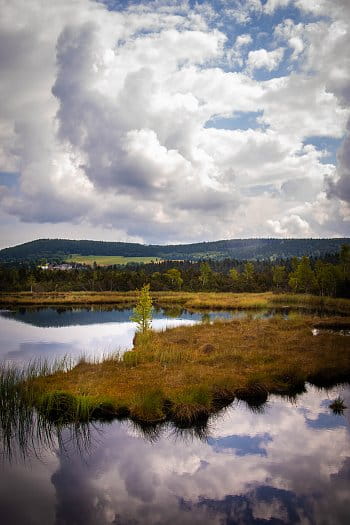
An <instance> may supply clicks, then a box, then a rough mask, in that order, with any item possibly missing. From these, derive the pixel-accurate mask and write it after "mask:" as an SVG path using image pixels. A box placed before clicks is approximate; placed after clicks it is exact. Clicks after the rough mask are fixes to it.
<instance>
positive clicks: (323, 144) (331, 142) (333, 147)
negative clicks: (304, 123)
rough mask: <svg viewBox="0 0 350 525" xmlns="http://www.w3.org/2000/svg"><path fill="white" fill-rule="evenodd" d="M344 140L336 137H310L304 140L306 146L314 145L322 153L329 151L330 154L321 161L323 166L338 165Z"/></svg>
mask: <svg viewBox="0 0 350 525" xmlns="http://www.w3.org/2000/svg"><path fill="white" fill-rule="evenodd" d="M342 140H343V139H337V138H334V137H308V138H307V139H305V140H304V145H307V144H312V145H313V146H315V148H316V149H318V150H320V151H327V152H328V154H327V156H325V157H322V158H321V159H320V162H322V163H323V164H336V163H337V151H338V149H339V146H340V144H341V143H342Z"/></svg>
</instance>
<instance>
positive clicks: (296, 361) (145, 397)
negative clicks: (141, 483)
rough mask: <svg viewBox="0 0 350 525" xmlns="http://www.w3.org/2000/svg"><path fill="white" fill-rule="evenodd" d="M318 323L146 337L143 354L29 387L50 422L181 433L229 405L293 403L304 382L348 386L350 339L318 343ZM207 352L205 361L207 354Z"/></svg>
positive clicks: (181, 330) (239, 323)
mask: <svg viewBox="0 0 350 525" xmlns="http://www.w3.org/2000/svg"><path fill="white" fill-rule="evenodd" d="M330 320H331V321H332V322H333V323H337V322H341V321H342V322H347V320H346V319H344V318H339V319H337V318H335V317H333V318H330V319H322V323H326V324H327V323H328V322H330ZM318 321H319V320H317V318H315V317H306V316H304V317H302V318H301V317H298V318H295V319H293V320H289V321H288V322H287V321H285V320H283V319H279V318H276V319H267V320H254V319H244V320H234V321H229V322H227V321H217V322H214V323H212V324H197V325H194V326H180V327H177V328H171V329H166V330H165V331H163V332H152V334H151V338H150V340H149V341H148V342H147V345H143V344H141V343H140V341H139V343H137V341H136V346H135V347H134V349H133V350H131V351H128V352H125V353H124V355H122V354H121V353H116V354H114V355H111V356H109V357H108V356H105V358H104V359H103V360H102V361H98V360H88V359H87V358H84V359H81V360H80V361H79V363H78V364H77V365H76V366H72V367H69V366H68V368H67V365H65V366H66V370H64V371H63V370H62V369H60V368H59V367H58V369H57V370H56V371H52V373H50V369H47V368H45V366H44V368H43V370H44V371H45V374H44V375H42V376H40V375H38V374H37V372H35V373H33V374H32V375H30V377H29V379H28V380H27V381H26V382H25V385H26V388H28V389H29V391H30V392H33V394H34V395H33V403H34V405H35V406H36V407H37V408H38V410H39V411H41V413H42V414H44V415H45V414H46V415H47V417H48V418H49V419H50V418H51V419H55V418H54V417H53V416H54V415H55V417H56V419H57V420H58V421H64V418H66V419H67V421H71V422H77V421H87V420H91V419H95V418H96V419H98V418H102V419H103V418H104V417H105V418H106V419H108V418H113V417H120V418H123V417H130V418H132V419H134V420H135V421H137V422H148V424H154V423H155V422H160V421H164V420H170V421H173V422H175V423H176V425H178V426H181V427H183V428H186V427H188V426H191V425H195V424H198V423H199V422H201V421H202V422H205V421H206V420H207V419H208V417H209V415H210V414H212V413H214V412H216V411H218V410H220V409H222V408H223V407H225V406H227V405H228V404H229V403H231V402H232V401H233V399H234V398H235V397H236V398H237V399H240V400H243V401H244V402H246V403H247V404H248V405H249V406H251V407H252V408H255V409H258V408H259V407H261V406H262V405H263V404H264V403H265V402H266V399H267V397H268V395H269V394H270V393H276V394H279V395H284V396H288V397H290V398H294V397H295V396H297V395H298V394H300V393H303V392H304V391H305V383H306V382H311V383H313V384H315V385H317V386H323V385H324V386H331V385H334V384H335V383H337V382H340V381H343V382H344V381H349V379H350V347H349V343H350V339H349V338H347V337H341V336H338V335H336V334H332V333H328V332H325V333H322V334H320V335H318V336H317V337H314V336H313V335H312V328H313V326H314V324H315V322H318ZM208 345H209V346H210V348H211V351H210V353H206V352H204V351H203V348H205V347H207V346H208ZM45 396H51V397H49V398H47V397H45ZM65 396H66V397H65ZM70 396H73V397H70ZM73 398H74V401H73ZM58 401H60V402H61V403H62V407H61V409H60V410H62V414H61V415H60V414H59V410H58V408H57V403H58ZM64 403H68V404H67V410H66V413H65V411H64ZM69 403H70V404H69Z"/></svg>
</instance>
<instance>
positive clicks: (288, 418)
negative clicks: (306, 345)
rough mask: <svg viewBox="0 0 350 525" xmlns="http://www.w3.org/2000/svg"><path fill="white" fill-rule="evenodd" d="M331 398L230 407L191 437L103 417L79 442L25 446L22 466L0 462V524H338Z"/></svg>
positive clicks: (345, 485)
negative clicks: (255, 408)
mask: <svg viewBox="0 0 350 525" xmlns="http://www.w3.org/2000/svg"><path fill="white" fill-rule="evenodd" d="M339 394H340V395H341V396H342V397H343V398H344V399H345V402H346V405H347V406H350V390H349V389H344V388H340V387H339V388H336V389H333V390H332V391H329V392H328V393H325V392H324V391H320V390H317V389H316V388H315V387H311V386H310V387H309V388H308V392H307V393H306V394H303V395H302V396H301V397H299V398H298V399H297V401H296V402H295V403H292V402H289V401H286V400H282V399H281V398H277V397H272V398H270V400H269V402H268V404H267V406H266V407H265V408H264V411H263V412H262V413H256V412H252V411H250V410H249V408H248V407H247V406H246V405H245V404H244V403H242V402H241V403H238V402H234V403H233V405H232V406H231V407H230V408H229V409H227V410H226V411H225V412H224V413H222V414H221V415H219V416H218V417H216V418H214V419H212V420H211V421H209V425H208V428H207V429H205V430H203V429H202V430H201V433H200V436H199V437H198V436H196V435H195V432H190V431H187V432H184V433H182V434H179V433H178V432H176V431H175V430H174V429H173V428H171V427H169V426H164V427H163V428H160V430H159V431H154V432H151V433H150V434H149V435H147V434H146V435H145V434H144V433H143V432H142V430H141V429H139V428H137V427H135V426H134V425H133V424H132V423H130V422H118V421H115V422H113V423H111V424H103V425H102V424H100V425H97V426H95V427H91V428H90V434H89V436H88V439H86V440H85V441H84V440H83V439H81V436H80V440H79V439H78V440H77V437H76V436H75V434H74V431H72V430H69V429H67V428H66V429H64V430H63V431H62V435H61V437H60V440H58V439H57V437H56V436H55V435H53V436H52V443H51V445H46V447H45V446H44V445H41V444H40V440H38V439H36V440H34V441H33V443H32V445H31V449H30V450H32V451H31V452H30V450H27V453H26V459H25V460H24V459H23V458H21V456H20V455H17V456H15V455H14V456H13V458H12V462H9V461H7V460H6V458H3V464H2V475H1V478H0V509H1V523H3V524H4V525H5V524H6V525H7V524H9V525H10V524H14V525H17V524H24V523H25V524H33V525H37V524H38V525H41V524H45V525H50V524H53V525H54V524H55V525H58V524H59V525H66V524H67V525H73V524H74V525H75V524H77V525H78V524H79V525H80V524H81V525H105V524H111V523H113V524H169V525H174V524H177V523H181V524H192V523H196V524H197V523H198V524H206V523H210V524H211V523H213V524H221V523H224V524H244V525H245V524H247V525H248V524H259V525H260V524H266V523H269V524H294V523H295V524H297V523H298V524H299V523H304V524H330V523H332V524H344V525H347V524H348V523H349V521H348V518H349V508H350V507H349V505H350V491H349V486H350V485H349V481H350V440H349V430H350V426H349V419H350V418H349V410H346V411H345V413H344V415H339V416H336V415H333V414H332V412H331V411H330V409H329V403H330V400H331V399H334V398H335V397H336V396H338V395H339ZM13 446H14V447H15V444H13ZM34 448H35V452H34Z"/></svg>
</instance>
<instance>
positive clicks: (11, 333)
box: [0, 306, 288, 362]
mask: <svg viewBox="0 0 350 525" xmlns="http://www.w3.org/2000/svg"><path fill="white" fill-rule="evenodd" d="M131 315H132V310H131V309H124V310H118V309H114V308H106V307H98V306H94V307H89V308H75V307H74V308H62V307H59V308H37V309H35V308H19V309H15V310H0V360H7V361H11V362H26V361H29V360H31V359H34V358H36V357H40V358H43V357H44V358H47V359H53V358H55V357H61V356H64V355H66V354H69V355H71V356H73V358H78V357H79V356H81V355H82V354H85V355H87V356H94V357H101V356H102V355H103V354H106V353H110V352H115V351H117V350H120V351H121V352H122V351H125V350H127V349H129V348H131V347H132V340H133V337H134V334H135V323H132V322H131V321H130V317H131ZM273 315H275V311H274V310H261V311H256V312H252V311H232V312H226V311H217V312H205V313H194V312H188V311H186V310H181V309H172V310H170V309H169V310H166V311H164V310H162V309H159V310H155V312H154V316H153V322H152V326H153V328H154V329H155V330H162V329H165V328H166V327H171V326H178V325H181V324H182V325H183V324H189V325H190V324H194V323H199V322H208V321H213V320H214V319H232V318H236V319H240V318H242V319H243V318H245V317H247V316H252V317H253V318H269V317H271V316H273ZM279 315H282V314H279ZM283 315H284V316H285V317H287V316H288V311H286V312H285V313H284V314H283Z"/></svg>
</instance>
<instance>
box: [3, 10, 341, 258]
mask: <svg viewBox="0 0 350 525" xmlns="http://www.w3.org/2000/svg"><path fill="white" fill-rule="evenodd" d="M0 13H1V15H0V100H1V106H0V248H1V247H6V246H10V245H15V244H18V243H21V242H25V241H30V240H33V239H36V238H43V237H44V238H71V239H97V240H109V241H132V242H144V243H160V244H167V243H169V244H170V243H179V242H186V243H187V242H197V241H203V240H206V241H210V240H217V239H229V238H249V237H282V238H284V237H286V238H291V237H343V236H348V235H350V212H349V201H350V54H349V49H350V1H349V0H214V1H193V0H191V1H181V0H179V1H177V0H173V1H167V0H155V1H144V2H142V1H126V0H125V1H122V0H104V1H102V0H60V1H59V2H57V1H56V0H30V1H27V0H11V1H9V0H0Z"/></svg>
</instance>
